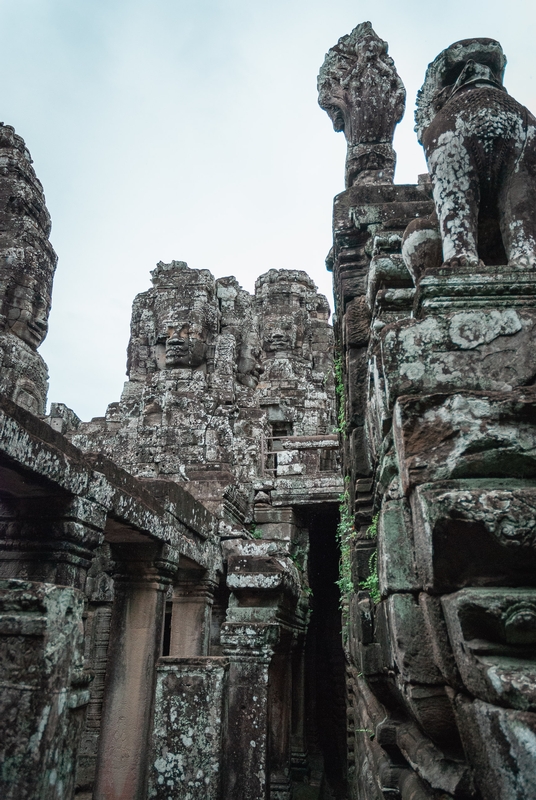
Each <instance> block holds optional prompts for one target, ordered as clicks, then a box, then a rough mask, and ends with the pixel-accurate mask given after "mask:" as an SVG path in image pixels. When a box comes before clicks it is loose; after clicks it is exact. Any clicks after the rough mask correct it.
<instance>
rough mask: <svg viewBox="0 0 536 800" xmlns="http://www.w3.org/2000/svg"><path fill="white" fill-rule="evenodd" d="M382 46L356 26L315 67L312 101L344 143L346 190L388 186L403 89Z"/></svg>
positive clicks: (366, 29) (367, 24)
mask: <svg viewBox="0 0 536 800" xmlns="http://www.w3.org/2000/svg"><path fill="white" fill-rule="evenodd" d="M387 47H388V46H387V42H384V41H383V40H382V39H380V38H379V36H377V35H376V33H375V32H374V30H373V29H372V25H371V24H370V22H362V23H361V24H360V25H358V26H357V27H356V28H354V30H353V31H352V32H351V33H350V34H348V35H347V36H343V37H342V38H341V39H339V41H338V43H337V44H336V45H335V47H332V48H331V50H329V52H328V53H327V55H326V58H325V60H324V63H323V64H322V67H321V68H320V74H319V76H318V102H319V104H320V107H321V108H323V109H324V111H326V112H327V114H328V115H329V117H330V119H331V121H332V122H333V127H334V129H335V130H336V131H344V135H345V136H346V141H347V143H348V153H347V157H346V187H347V188H349V187H350V186H353V185H354V184H356V183H358V184H359V183H361V184H363V183H369V184H370V183H377V184H380V183H392V182H393V177H394V171H395V164H396V153H395V151H394V150H393V146H392V142H393V135H394V131H395V127H396V125H397V123H398V122H400V120H401V119H402V116H403V114H404V106H405V101H406V90H405V89H404V84H403V83H402V81H401V80H400V77H399V75H398V73H397V71H396V68H395V64H394V61H393V59H392V58H391V57H390V56H389V55H387Z"/></svg>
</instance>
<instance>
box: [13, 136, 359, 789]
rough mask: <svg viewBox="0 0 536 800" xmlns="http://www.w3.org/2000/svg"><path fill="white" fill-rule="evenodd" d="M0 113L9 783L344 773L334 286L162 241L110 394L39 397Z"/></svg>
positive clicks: (24, 194)
mask: <svg viewBox="0 0 536 800" xmlns="http://www.w3.org/2000/svg"><path fill="white" fill-rule="evenodd" d="M2 130H3V131H4V133H3V134H2V136H3V137H4V138H3V140H2V141H3V145H4V146H5V164H6V166H5V169H4V178H3V179H2V180H0V186H1V188H0V192H1V193H2V197H3V198H4V204H5V214H4V216H5V224H4V232H3V233H2V236H3V237H4V240H5V241H4V240H3V242H4V243H3V247H4V251H5V257H4V259H3V263H4V262H5V263H4V267H3V269H4V272H3V273H2V274H3V286H4V300H5V302H4V311H3V317H2V319H3V320H4V323H3V333H2V337H3V338H2V339H1V347H2V352H4V355H3V361H2V373H1V378H0V380H1V387H2V391H3V394H2V398H1V401H0V406H1V410H0V414H1V428H0V429H1V431H2V434H1V438H0V442H1V444H0V570H1V580H0V632H1V633H0V635H1V636H2V658H1V659H0V664H1V669H2V675H1V680H2V700H1V707H2V712H3V713H2V715H1V721H0V730H1V731H2V737H1V739H2V747H3V751H2V768H1V769H2V771H1V773H0V775H1V777H0V786H1V794H2V797H3V798H4V797H5V798H6V800H8V799H9V800H15V799H16V800H23V798H24V800H37V799H38V798H39V800H41V798H42V799H43V800H45V799H46V800H48V799H49V798H50V800H52V798H54V799H55V800H60V799H61V800H64V799H66V798H72V797H74V796H76V797H77V798H79V800H88V799H89V798H94V799H95V800H97V798H99V799H100V800H112V799H113V798H115V799H116V800H142V799H143V800H145V798H155V799H159V800H171V798H184V799H185V800H186V798H188V800H194V799H195V798H203V800H205V799H206V798H213V800H218V799H221V798H223V797H228V798H231V797H232V798H237V800H238V798H244V800H245V799H246V798H251V799H252V800H253V798H261V797H271V798H278V799H280V800H287V799H288V798H290V797H291V794H292V786H293V783H294V784H295V785H301V786H304V785H305V784H304V783H303V780H304V778H305V779H307V780H308V781H311V782H312V783H311V785H312V786H313V787H315V786H316V789H315V790H314V791H315V792H316V794H318V793H319V792H320V791H321V790H322V791H323V789H322V788H321V787H322V786H326V787H327V786H328V784H333V785H339V786H343V785H344V774H345V745H346V743H345V703H344V654H343V650H342V646H341V642H340V628H341V622H340V612H339V609H338V592H337V588H336V586H335V580H336V577H337V560H338V557H337V550H336V545H335V530H336V524H337V506H338V497H339V495H340V493H341V491H342V479H341V476H340V463H339V454H338V434H337V431H336V425H337V423H336V414H335V383H334V371H333V331H332V328H331V326H330V325H329V323H328V318H329V306H328V303H327V300H326V299H325V298H324V297H322V296H321V295H319V294H318V292H317V290H316V287H315V285H314V283H313V282H312V280H311V279H310V278H309V277H308V276H307V275H306V273H305V272H302V271H300V270H275V269H274V270H270V272H268V273H266V274H265V275H262V276H261V277H260V278H259V279H258V280H257V283H256V288H255V294H254V295H253V296H252V295H250V294H249V293H248V292H246V291H244V290H243V289H242V288H241V287H240V286H239V285H238V283H237V281H236V280H235V279H234V278H222V279H218V280H215V279H214V277H213V276H212V275H211V273H210V272H208V271H207V270H196V269H190V268H189V267H188V266H187V265H186V264H185V263H184V262H180V261H174V262H172V263H171V264H163V263H160V264H158V265H157V267H156V269H155V270H153V272H152V273H151V275H152V283H153V286H152V288H151V289H149V290H148V291H147V292H144V293H143V294H141V295H139V296H138V297H137V298H136V299H135V301H134V306H133V313H132V325H131V336H130V342H129V345H128V363H127V375H128V380H127V382H126V383H125V387H124V390H123V393H122V395H121V398H120V399H119V401H118V402H114V403H111V404H110V406H109V407H108V409H107V411H106V415H105V417H102V418H97V419H93V420H91V421H90V422H81V421H80V419H79V418H78V417H77V416H76V414H75V413H74V412H73V411H72V410H70V409H68V408H67V407H66V406H64V405H62V404H52V407H51V410H50V413H49V415H48V416H46V417H45V416H44V412H45V402H46V388H47V384H46V379H47V374H46V367H45V365H44V364H43V362H42V360H41V358H40V356H39V355H38V354H37V352H36V350H35V348H36V347H37V345H38V344H40V342H41V340H42V339H43V337H44V334H45V333H46V323H47V316H48V310H49V308H50V294H51V286H52V275H53V269H54V265H55V259H54V254H53V251H52V250H51V248H50V245H49V243H48V238H47V237H48V232H49V220H48V215H47V212H46V208H45V205H44V197H43V194H42V191H41V188H40V185H39V184H38V183H37V180H36V178H35V176H34V175H33V172H32V171H31V167H30V163H31V162H30V159H29V156H28V154H27V151H26V149H25V147H24V143H23V142H22V139H20V137H18V136H16V135H15V134H14V132H13V130H12V129H11V128H7V127H5V128H3V129H2ZM4 139H5V141H4ZM326 632H328V638H327V639H326ZM326 709H328V720H327V722H326V721H325V717H326Z"/></svg>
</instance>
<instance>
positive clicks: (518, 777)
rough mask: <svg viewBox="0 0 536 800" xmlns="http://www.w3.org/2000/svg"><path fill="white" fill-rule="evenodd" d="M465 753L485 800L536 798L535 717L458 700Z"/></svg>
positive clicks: (478, 701)
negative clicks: (535, 767)
mask: <svg viewBox="0 0 536 800" xmlns="http://www.w3.org/2000/svg"><path fill="white" fill-rule="evenodd" d="M455 708H456V714H457V717H458V727H459V730H460V734H461V737H462V741H463V745H464V749H465V751H466V753H467V756H468V758H469V760H470V762H471V764H472V766H473V768H474V770H475V778H476V783H477V786H478V788H479V789H480V792H481V794H482V798H483V800H497V798H500V800H521V798H523V800H525V798H529V797H536V780H535V777H534V758H535V754H536V714H531V713H528V712H524V711H511V710H510V709H505V708H498V707H497V706H493V705H489V704H488V703H483V702H482V701H481V700H474V701H473V702H471V701H470V700H469V699H468V698H467V697H465V696H464V695H461V694H460V695H457V696H456V700H455Z"/></svg>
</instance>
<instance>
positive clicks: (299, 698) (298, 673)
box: [290, 634, 308, 780]
mask: <svg viewBox="0 0 536 800" xmlns="http://www.w3.org/2000/svg"><path fill="white" fill-rule="evenodd" d="M290 730H291V734H290V767H291V772H292V777H293V778H294V779H296V780H302V779H303V777H304V776H305V775H306V774H307V772H308V766H307V742H306V738H305V635H304V634H300V635H299V636H298V637H297V641H296V642H295V644H294V647H293V650H292V722H291V729H290Z"/></svg>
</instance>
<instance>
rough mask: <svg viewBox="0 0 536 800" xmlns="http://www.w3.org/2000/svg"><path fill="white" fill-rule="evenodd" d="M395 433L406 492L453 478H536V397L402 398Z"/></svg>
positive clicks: (528, 392)
mask: <svg viewBox="0 0 536 800" xmlns="http://www.w3.org/2000/svg"><path fill="white" fill-rule="evenodd" d="M393 432H394V440H395V445H396V451H397V455H398V461H399V464H400V477H401V481H402V488H403V490H404V492H406V493H407V492H409V491H410V490H411V488H412V487H413V486H415V485H417V484H419V483H427V482H429V481H434V480H435V481H437V480H445V479H448V478H464V477H468V478H469V477H474V478H480V477H482V478H484V477H487V478H506V477H512V478H533V477H536V394H535V393H534V390H533V389H532V388H526V389H525V388H524V389H518V390H516V391H513V392H508V393H503V394H470V393H465V392H463V393H460V392H456V393H455V394H451V395H445V394H435V395H426V396H421V397H410V396H407V397H402V398H400V399H399V400H398V401H397V403H396V405H395V408H394V412H393Z"/></svg>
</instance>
